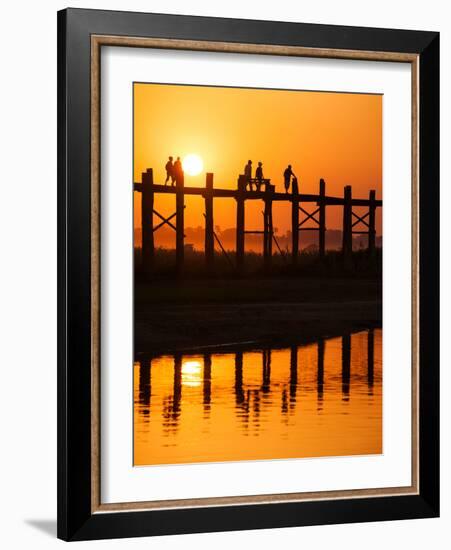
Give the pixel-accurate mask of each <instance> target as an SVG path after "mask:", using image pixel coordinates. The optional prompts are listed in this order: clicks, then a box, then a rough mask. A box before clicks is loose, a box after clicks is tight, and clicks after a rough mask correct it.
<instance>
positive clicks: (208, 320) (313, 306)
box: [135, 278, 382, 356]
mask: <svg viewBox="0 0 451 550" xmlns="http://www.w3.org/2000/svg"><path fill="white" fill-rule="evenodd" d="M381 322H382V296H381V284H380V282H379V281H375V280H352V281H350V280H342V279H340V280H330V279H327V280H321V279H298V278H296V279H262V280H255V279H254V280H227V281H218V280H214V281H183V282H179V283H178V284H174V282H168V281H158V282H157V281H155V282H153V283H147V284H137V285H136V287H135V355H136V356H138V355H140V354H146V355H147V354H151V355H157V354H163V353H173V352H176V351H180V352H182V351H183V352H190V351H191V352H193V353H195V352H196V351H200V350H203V351H204V350H206V349H208V350H212V351H213V350H217V351H219V350H221V349H224V350H226V349H227V346H230V345H233V346H234V348H235V349H236V348H237V346H239V347H244V348H245V347H248V346H250V347H258V346H263V345H268V344H271V345H272V346H273V347H283V346H285V345H293V344H301V343H304V342H308V341H312V340H315V339H317V338H320V337H325V338H326V337H331V336H338V335H341V334H344V333H347V332H354V331H357V330H362V329H365V328H371V327H380V326H381Z"/></svg>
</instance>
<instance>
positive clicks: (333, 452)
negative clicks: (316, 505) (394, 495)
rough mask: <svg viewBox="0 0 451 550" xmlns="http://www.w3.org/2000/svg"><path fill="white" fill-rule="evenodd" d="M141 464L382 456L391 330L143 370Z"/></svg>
mask: <svg viewBox="0 0 451 550" xmlns="http://www.w3.org/2000/svg"><path fill="white" fill-rule="evenodd" d="M134 369H135V370H134V463H135V465H150V464H171V463H174V464H175V463H188V462H215V461H225V460H260V459H276V458H302V457H319V456H340V455H341V456H343V455H356V454H378V453H381V452H382V330H381V329H375V330H373V329H372V330H369V331H363V332H358V333H355V334H352V335H350V334H346V335H343V336H342V337H340V338H331V339H326V340H319V341H318V342H316V343H313V344H308V345H303V346H293V347H291V348H285V349H261V350H255V351H244V352H243V351H236V352H235V353H221V354H219V353H213V354H204V355H185V354H183V355H182V354H175V355H172V356H169V355H165V356H160V357H156V358H153V359H147V360H142V361H139V362H136V363H135V367H134Z"/></svg>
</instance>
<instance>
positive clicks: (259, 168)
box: [255, 162, 263, 191]
mask: <svg viewBox="0 0 451 550" xmlns="http://www.w3.org/2000/svg"><path fill="white" fill-rule="evenodd" d="M262 166H263V163H262V162H259V163H258V166H257V169H256V170H255V179H256V180H257V182H256V187H257V191H260V189H261V186H262V183H263V168H262Z"/></svg>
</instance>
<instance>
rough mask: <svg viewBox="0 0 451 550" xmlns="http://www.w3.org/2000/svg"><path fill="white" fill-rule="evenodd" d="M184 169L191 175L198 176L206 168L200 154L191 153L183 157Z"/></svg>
mask: <svg viewBox="0 0 451 550" xmlns="http://www.w3.org/2000/svg"><path fill="white" fill-rule="evenodd" d="M182 164H183V171H184V172H186V173H187V174H188V175H189V176H197V175H198V174H200V173H201V172H202V170H203V169H204V163H203V162H202V159H201V158H200V156H199V155H195V154H193V153H190V154H189V155H186V157H185V158H184V159H183V162H182Z"/></svg>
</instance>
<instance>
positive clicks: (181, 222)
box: [175, 172, 185, 273]
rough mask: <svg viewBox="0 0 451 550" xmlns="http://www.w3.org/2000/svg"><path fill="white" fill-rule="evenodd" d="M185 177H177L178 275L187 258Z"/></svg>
mask: <svg viewBox="0 0 451 550" xmlns="http://www.w3.org/2000/svg"><path fill="white" fill-rule="evenodd" d="M184 184H185V181H184V175H183V172H182V173H181V174H180V175H179V176H177V180H176V182H175V186H176V193H175V211H176V216H175V219H176V224H175V226H176V238H175V258H176V267H177V273H181V272H182V271H183V262H184V258H185V242H184V239H185V234H184V233H185V196H184V192H183V191H184V186H185V185H184Z"/></svg>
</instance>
